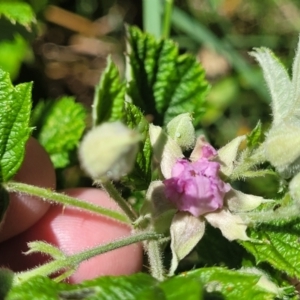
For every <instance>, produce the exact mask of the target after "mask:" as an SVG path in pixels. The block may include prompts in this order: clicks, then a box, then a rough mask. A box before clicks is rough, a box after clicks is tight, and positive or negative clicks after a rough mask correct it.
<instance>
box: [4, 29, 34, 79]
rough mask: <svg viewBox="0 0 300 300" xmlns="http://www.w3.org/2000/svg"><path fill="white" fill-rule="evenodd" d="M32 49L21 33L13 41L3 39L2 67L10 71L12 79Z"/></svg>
mask: <svg viewBox="0 0 300 300" xmlns="http://www.w3.org/2000/svg"><path fill="white" fill-rule="evenodd" d="M0 27H1V24H0ZM0 39H1V38H0ZM30 51H31V50H30V49H29V47H28V44H27V42H26V40H25V39H24V38H22V37H21V36H20V35H17V36H15V38H14V40H13V41H9V40H5V41H1V42H0V67H1V68H2V69H3V70H4V71H6V72H9V73H10V77H11V78H12V79H14V78H16V77H17V75H18V74H19V69H20V67H21V63H22V61H23V59H24V57H25V55H26V54H28V52H30Z"/></svg>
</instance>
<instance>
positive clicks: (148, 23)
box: [143, 0, 162, 39]
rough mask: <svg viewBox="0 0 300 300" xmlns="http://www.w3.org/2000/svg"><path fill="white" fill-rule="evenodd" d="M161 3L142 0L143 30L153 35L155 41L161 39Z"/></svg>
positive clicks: (155, 0)
mask: <svg viewBox="0 0 300 300" xmlns="http://www.w3.org/2000/svg"><path fill="white" fill-rule="evenodd" d="M161 1H162V0H143V29H144V31H145V32H148V33H151V34H153V35H154V36H155V37H156V38H157V39H159V38H161V29H162V24H161V6H162V5H161Z"/></svg>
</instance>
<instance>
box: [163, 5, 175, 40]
mask: <svg viewBox="0 0 300 300" xmlns="http://www.w3.org/2000/svg"><path fill="white" fill-rule="evenodd" d="M173 1H174V0H165V12H164V20H163V29H162V37H163V38H166V39H167V38H169V36H170V29H171V16H172V9H173Z"/></svg>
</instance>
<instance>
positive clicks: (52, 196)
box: [4, 181, 130, 224]
mask: <svg viewBox="0 0 300 300" xmlns="http://www.w3.org/2000/svg"><path fill="white" fill-rule="evenodd" d="M4 188H5V189H6V190H7V191H8V192H16V193H22V194H27V195H31V196H37V197H40V198H41V199H43V200H48V201H51V202H56V203H60V204H63V205H66V206H72V207H75V208H79V209H83V210H86V211H89V212H92V213H96V214H100V215H102V216H105V217H108V218H111V219H114V220H116V221H118V222H121V223H125V224H130V220H129V219H128V218H127V216H125V215H124V214H122V213H119V212H116V211H113V210H110V209H107V208H103V207H101V206H97V205H95V204H92V203H89V202H86V201H83V200H79V199H76V198H73V197H70V196H67V195H65V194H61V193H56V192H54V191H52V190H49V189H45V188H41V187H37V186H33V185H29V184H25V183H20V182H13V181H10V182H7V183H5V184H4Z"/></svg>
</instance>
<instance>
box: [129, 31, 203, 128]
mask: <svg viewBox="0 0 300 300" xmlns="http://www.w3.org/2000/svg"><path fill="white" fill-rule="evenodd" d="M128 48H129V49H128V56H129V59H128V64H127V69H128V70H127V74H128V76H127V81H128V83H129V87H128V90H127V93H128V96H129V98H131V100H132V103H134V104H135V105H137V106H138V107H140V108H141V109H142V111H144V112H145V114H146V115H148V114H149V115H152V116H153V118H154V123H155V124H158V125H166V124H167V123H168V122H169V121H170V120H171V119H173V118H174V117H176V116H177V115H179V114H181V113H186V112H191V113H193V117H194V123H195V124H197V123H198V122H199V120H200V118H201V115H202V114H203V112H204V97H205V95H206V93H207V90H208V83H207V82H206V80H205V78H204V70H203V68H202V67H201V66H200V64H199V63H198V62H197V60H196V58H195V57H194V56H192V55H188V54H185V55H179V53H178V47H177V46H176V44H175V43H174V42H173V41H171V40H167V39H166V40H160V41H156V40H155V38H154V37H153V36H151V35H150V34H146V33H142V32H141V31H140V30H139V29H138V28H136V27H129V28H128Z"/></svg>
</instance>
